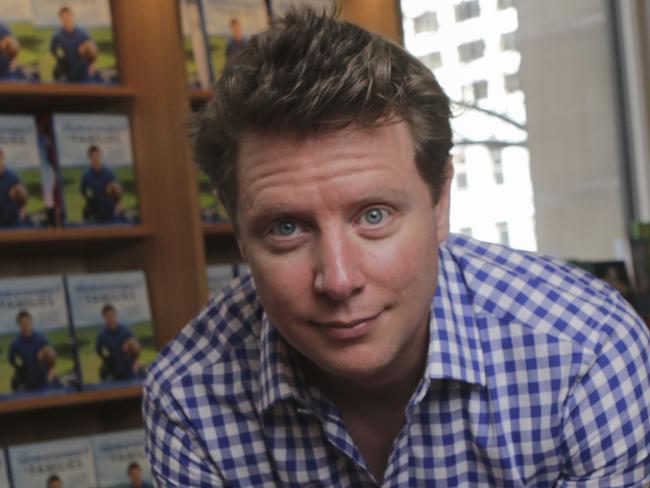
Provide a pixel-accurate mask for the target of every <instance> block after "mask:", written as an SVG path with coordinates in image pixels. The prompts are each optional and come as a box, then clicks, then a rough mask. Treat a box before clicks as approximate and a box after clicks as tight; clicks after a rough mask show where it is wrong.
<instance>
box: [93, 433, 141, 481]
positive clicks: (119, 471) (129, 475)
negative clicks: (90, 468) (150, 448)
mask: <svg viewBox="0 0 650 488" xmlns="http://www.w3.org/2000/svg"><path fill="white" fill-rule="evenodd" d="M92 444H93V451H94V453H95V467H96V468H97V479H98V480H99V485H98V487H99V488H153V484H152V479H151V470H150V468H149V463H148V462H147V458H146V456H145V453H144V431H143V430H142V429H135V430H127V431H121V432H113V433H110V434H100V435H94V436H93V437H92Z"/></svg>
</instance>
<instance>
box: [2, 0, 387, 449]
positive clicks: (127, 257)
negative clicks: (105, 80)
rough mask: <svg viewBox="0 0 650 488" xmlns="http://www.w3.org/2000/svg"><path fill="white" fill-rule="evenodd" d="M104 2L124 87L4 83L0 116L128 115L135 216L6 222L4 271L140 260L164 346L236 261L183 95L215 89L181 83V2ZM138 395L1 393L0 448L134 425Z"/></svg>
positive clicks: (373, 10)
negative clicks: (210, 212) (217, 267)
mask: <svg viewBox="0 0 650 488" xmlns="http://www.w3.org/2000/svg"><path fill="white" fill-rule="evenodd" d="M110 1H111V10H112V17H113V30H114V34H115V35H114V39H115V47H116V52H117V54H118V62H119V74H120V79H121V84H120V85H90V84H88V85H76V84H70V85H62V84H54V83H52V84H29V83H0V113H24V114H37V115H41V114H47V113H51V112H57V111H62V112H73V111H75V112H86V113H88V112H116V113H124V114H128V115H129V116H130V118H131V131H132V140H133V150H134V160H135V168H134V169H135V176H136V181H137V187H138V196H139V206H140V215H141V220H142V225H138V226H134V227H117V226H115V227H104V228H100V227H97V228H66V229H43V230H13V231H2V232H0V276H3V277H10V276H28V275H43V274H69V273H83V272H100V271H122V270H127V269H143V270H145V272H146V274H147V281H148V285H149V294H150V298H151V310H152V315H153V321H154V326H155V335H156V342H157V345H158V346H159V347H161V346H162V345H164V344H165V343H166V342H167V341H168V340H170V339H171V338H172V337H173V336H174V335H176V333H177V332H178V331H179V330H180V328H181V327H183V325H184V324H185V323H187V321H188V320H190V319H191V318H192V317H193V316H195V315H196V313H197V312H198V311H199V310H200V309H201V308H202V307H203V306H204V305H205V303H207V299H208V291H207V280H206V264H207V263H225V262H234V261H237V260H238V259H239V256H238V248H237V243H236V240H235V236H234V232H233V229H232V226H231V225H230V224H225V223H214V224H212V223H210V224H204V223H202V222H201V220H200V207H199V198H198V182H197V174H196V170H195V168H194V165H193V162H192V156H191V150H190V144H189V142H188V139H187V121H188V116H189V107H188V105H189V104H188V101H189V102H190V103H191V104H192V105H194V106H195V107H200V106H201V105H202V104H204V103H205V102H206V101H207V100H209V99H210V97H211V96H212V91H211V90H210V89H201V90H190V89H188V87H187V82H186V77H185V72H184V70H185V57H184V51H183V48H182V45H181V33H180V23H179V20H178V19H179V12H178V0H138V1H133V0H110ZM377 2H379V3H380V4H381V6H378V4H377ZM395 2H397V0H354V1H352V0H343V5H344V6H345V5H346V4H349V5H350V8H349V9H347V10H346V8H344V9H343V11H342V16H343V17H344V18H347V17H346V14H349V17H350V18H349V20H353V21H358V22H359V23H361V24H362V25H364V22H362V20H363V18H364V16H367V17H368V18H369V19H371V23H370V24H365V25H364V26H365V27H367V28H369V29H370V30H375V31H378V30H379V31H380V29H381V28H382V26H383V24H382V22H383V14H381V15H380V14H379V12H386V15H387V16H388V17H391V18H393V14H394V12H393V10H394V4H395ZM361 4H363V5H361ZM364 5H365V7H364ZM389 6H390V8H388V7H389ZM352 7H353V8H352ZM383 7H386V8H383ZM364 9H365V10H364ZM380 20H381V22H380ZM373 23H374V24H376V25H373ZM388 35H389V36H393V35H394V31H393V30H391V31H390V32H388ZM140 399H141V390H140V387H128V388H118V389H114V390H102V391H86V392H80V393H71V394H65V395H61V396H46V397H38V398H30V399H27V398H25V399H15V400H9V401H2V402H0V425H1V426H2V427H1V428H0V432H1V434H2V435H1V436H0V437H1V438H2V439H1V440H0V445H2V446H8V445H12V444H20V443H25V442H37V441H45V440H50V439H58V438H64V437H71V436H76V435H91V434H95V433H100V432H106V431H112V430H113V431H114V430H121V429H128V428H136V427H141V426H142V419H141V406H140V403H141V401H140Z"/></svg>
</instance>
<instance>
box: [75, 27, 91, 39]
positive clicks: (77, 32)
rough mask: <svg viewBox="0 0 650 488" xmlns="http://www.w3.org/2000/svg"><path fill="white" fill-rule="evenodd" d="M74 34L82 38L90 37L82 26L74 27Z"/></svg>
mask: <svg viewBox="0 0 650 488" xmlns="http://www.w3.org/2000/svg"><path fill="white" fill-rule="evenodd" d="M74 35H75V37H78V38H80V39H88V38H89V37H90V36H89V35H88V32H86V30H85V29H82V28H81V27H75V28H74Z"/></svg>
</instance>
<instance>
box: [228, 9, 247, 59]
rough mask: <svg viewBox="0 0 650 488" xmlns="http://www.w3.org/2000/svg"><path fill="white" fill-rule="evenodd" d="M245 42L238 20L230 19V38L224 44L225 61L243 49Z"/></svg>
mask: <svg viewBox="0 0 650 488" xmlns="http://www.w3.org/2000/svg"><path fill="white" fill-rule="evenodd" d="M247 41H248V40H247V39H246V38H245V37H244V32H243V30H242V28H241V23H240V22H239V19H236V18H232V19H230V37H229V38H228V43H227V44H226V59H229V58H230V57H231V56H233V55H234V54H237V53H238V52H239V51H241V50H242V49H244V48H245V47H246V42H247Z"/></svg>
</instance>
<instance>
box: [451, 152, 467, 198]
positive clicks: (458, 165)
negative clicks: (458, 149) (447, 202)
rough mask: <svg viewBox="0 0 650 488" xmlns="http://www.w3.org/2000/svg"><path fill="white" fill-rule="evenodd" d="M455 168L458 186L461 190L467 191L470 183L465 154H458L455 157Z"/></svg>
mask: <svg viewBox="0 0 650 488" xmlns="http://www.w3.org/2000/svg"><path fill="white" fill-rule="evenodd" d="M454 168H455V170H456V176H455V179H456V186H457V187H458V189H459V190H466V189H467V187H468V182H467V169H466V167H465V154H462V153H461V154H457V155H456V156H455V157H454Z"/></svg>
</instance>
